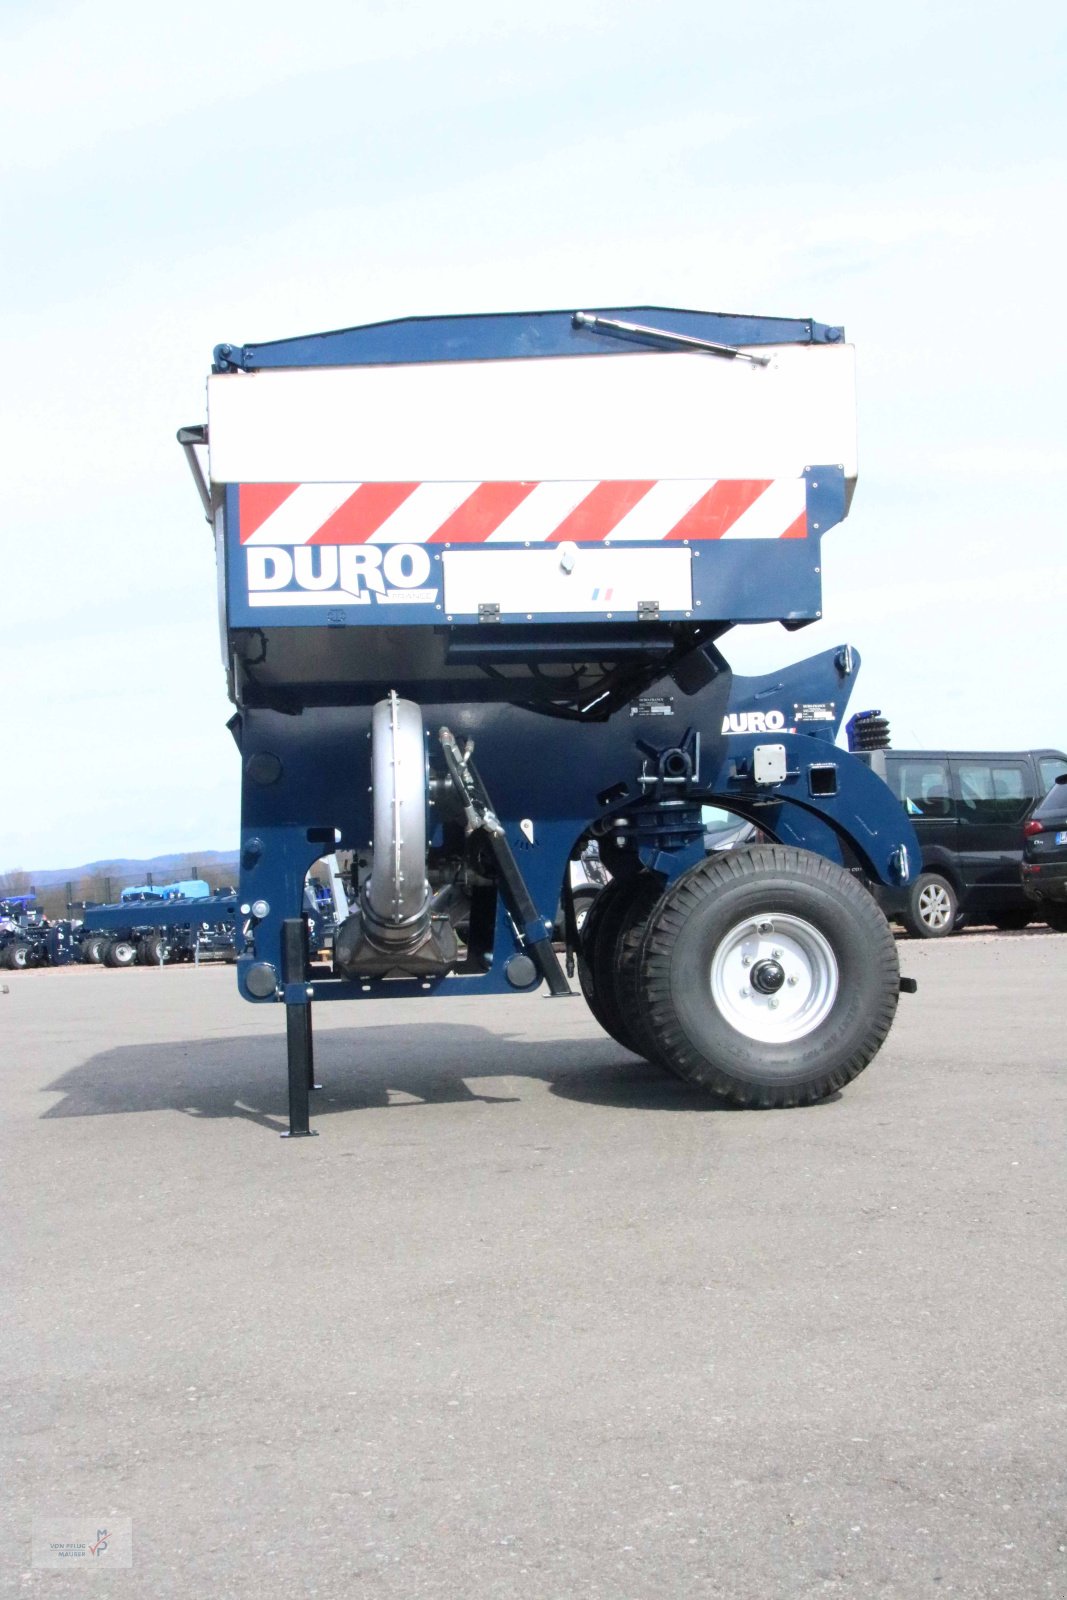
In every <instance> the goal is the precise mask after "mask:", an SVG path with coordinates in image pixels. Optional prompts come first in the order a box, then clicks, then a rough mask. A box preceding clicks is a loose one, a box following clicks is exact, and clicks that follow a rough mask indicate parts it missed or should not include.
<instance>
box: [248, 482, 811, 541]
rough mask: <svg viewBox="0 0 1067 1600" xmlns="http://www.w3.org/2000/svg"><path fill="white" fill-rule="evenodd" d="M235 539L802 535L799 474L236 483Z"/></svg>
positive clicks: (804, 531)
mask: <svg viewBox="0 0 1067 1600" xmlns="http://www.w3.org/2000/svg"><path fill="white" fill-rule="evenodd" d="M238 495H239V500H238V506H239V514H240V529H241V543H242V544H270V545H298V544H527V543H529V544H545V543H559V542H560V541H561V540H564V539H568V540H573V541H574V542H575V543H582V542H595V541H598V540H602V539H611V540H613V541H614V540H620V541H621V540H631V541H640V542H649V543H651V542H655V541H657V540H660V539H803V538H804V537H805V536H806V534H807V521H806V516H805V484H804V479H803V478H775V479H753V478H708V479H703V478H681V479H661V480H660V481H659V482H655V481H651V482H650V481H647V480H645V481H641V482H631V481H626V480H618V479H613V480H610V481H609V480H602V481H596V480H594V481H592V482H573V481H568V482H544V483H244V484H241V485H240V486H239V489H238Z"/></svg>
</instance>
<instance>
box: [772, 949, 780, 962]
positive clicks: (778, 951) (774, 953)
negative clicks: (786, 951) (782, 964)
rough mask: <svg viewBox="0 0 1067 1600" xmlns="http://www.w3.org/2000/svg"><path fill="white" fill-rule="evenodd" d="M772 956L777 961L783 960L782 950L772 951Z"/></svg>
mask: <svg viewBox="0 0 1067 1600" xmlns="http://www.w3.org/2000/svg"><path fill="white" fill-rule="evenodd" d="M771 955H772V956H773V957H774V959H775V960H776V961H781V959H782V952H781V951H780V950H772V951H771Z"/></svg>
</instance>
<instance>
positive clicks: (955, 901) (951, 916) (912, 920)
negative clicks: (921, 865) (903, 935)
mask: <svg viewBox="0 0 1067 1600" xmlns="http://www.w3.org/2000/svg"><path fill="white" fill-rule="evenodd" d="M958 912H959V897H958V896H957V894H956V891H955V889H954V888H953V887H952V885H951V883H949V881H948V879H947V878H943V877H942V876H941V874H940V873H939V872H923V873H920V875H919V877H918V878H916V880H915V882H914V883H913V884H912V886H911V893H910V894H909V895H908V905H907V910H906V911H905V912H904V916H903V922H904V926H905V927H906V928H907V930H908V932H909V933H911V934H914V936H915V937H916V939H946V938H947V937H948V935H949V934H950V933H952V932H953V930H954V929H955V926H956V916H957V913H958Z"/></svg>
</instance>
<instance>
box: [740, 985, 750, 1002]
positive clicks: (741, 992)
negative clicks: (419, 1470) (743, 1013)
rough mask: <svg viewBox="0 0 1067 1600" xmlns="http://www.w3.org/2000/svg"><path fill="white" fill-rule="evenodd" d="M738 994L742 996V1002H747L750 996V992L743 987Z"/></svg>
mask: <svg viewBox="0 0 1067 1600" xmlns="http://www.w3.org/2000/svg"><path fill="white" fill-rule="evenodd" d="M738 994H740V996H741V998H742V1000H747V999H748V995H749V991H748V990H747V989H745V988H743V987H742V988H741V989H739V990H738Z"/></svg>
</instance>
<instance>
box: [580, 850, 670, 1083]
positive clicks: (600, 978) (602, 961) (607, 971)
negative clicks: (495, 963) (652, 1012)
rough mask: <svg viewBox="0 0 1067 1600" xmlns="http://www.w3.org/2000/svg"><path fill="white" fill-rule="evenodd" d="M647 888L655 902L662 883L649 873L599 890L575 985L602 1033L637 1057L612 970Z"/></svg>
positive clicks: (587, 921)
mask: <svg viewBox="0 0 1067 1600" xmlns="http://www.w3.org/2000/svg"><path fill="white" fill-rule="evenodd" d="M649 884H653V885H655V886H656V898H657V899H658V898H659V895H660V893H662V889H663V884H662V880H661V879H660V878H659V877H657V876H656V875H655V874H653V873H650V872H647V873H646V872H639V873H636V874H635V875H634V876H633V877H629V878H613V879H612V881H611V882H610V883H609V884H608V885H607V886H606V887H605V888H603V889H601V891H600V893H599V894H598V895H597V897H596V899H595V900H594V902H593V904H592V906H591V907H590V910H589V915H588V916H587V917H586V919H585V926H584V928H583V929H582V942H581V947H580V949H579V951H578V982H579V983H580V984H581V986H582V993H583V994H584V996H585V1000H586V1004H587V1005H588V1007H589V1009H590V1011H591V1012H592V1013H593V1015H594V1017H595V1018H596V1020H597V1021H598V1022H599V1024H600V1026H601V1027H602V1028H603V1030H604V1032H605V1033H609V1034H610V1035H611V1037H612V1038H613V1039H614V1040H615V1041H616V1043H617V1044H621V1045H622V1047H623V1049H624V1050H632V1051H633V1053H634V1055H638V1056H639V1055H642V1054H643V1053H644V1052H643V1051H642V1050H641V1048H640V1045H639V1042H638V1040H637V1039H636V1038H635V1036H634V1034H633V1032H632V1030H631V1028H630V1027H629V1026H628V1024H627V1020H626V1017H625V1016H624V1015H623V1012H622V1010H621V1008H620V1005H619V996H618V992H617V989H616V981H615V980H616V971H615V968H616V962H617V959H618V947H619V943H620V940H621V939H622V938H623V937H624V936H625V933H626V929H627V927H628V925H629V922H630V919H631V916H632V908H633V905H634V903H635V897H636V899H637V900H640V901H642V902H643V900H644V898H645V897H646V896H647V894H648V893H649V892H650V890H649V888H648V885H649Z"/></svg>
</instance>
